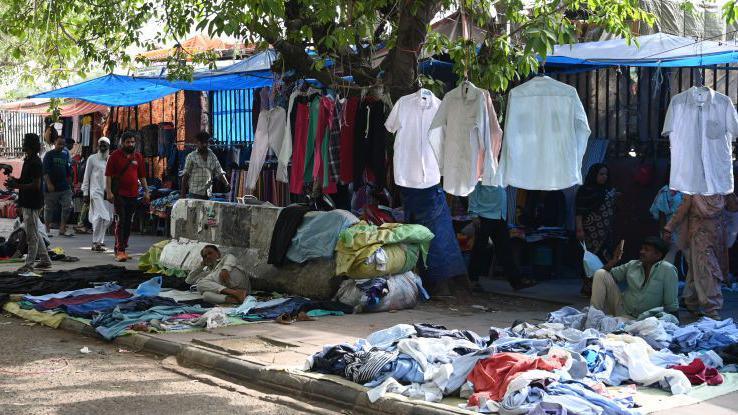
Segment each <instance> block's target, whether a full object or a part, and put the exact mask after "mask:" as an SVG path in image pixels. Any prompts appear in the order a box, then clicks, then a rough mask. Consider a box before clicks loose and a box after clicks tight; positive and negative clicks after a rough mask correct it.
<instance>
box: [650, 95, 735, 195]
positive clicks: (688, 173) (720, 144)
mask: <svg viewBox="0 0 738 415" xmlns="http://www.w3.org/2000/svg"><path fill="white" fill-rule="evenodd" d="M661 134H662V135H665V136H666V135H668V136H669V141H670V143H671V172H670V179H669V187H670V188H671V189H673V190H678V191H680V192H683V193H687V194H701V195H714V194H729V193H732V192H733V159H732V154H733V148H732V145H731V143H732V142H733V141H734V140H735V137H736V136H738V114H737V113H736V110H735V107H734V106H733V102H731V100H730V98H729V97H727V96H725V95H723V94H720V93H718V92H715V91H713V90H711V89H709V88H706V87H701V88H698V87H692V88H690V89H688V90H686V91H684V92H682V93H680V94H677V95H675V96H674V97H673V98H672V99H671V103H670V104H669V109H668V111H666V118H665V119H664V129H663V131H662V133H661Z"/></svg>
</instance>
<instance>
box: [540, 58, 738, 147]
mask: <svg viewBox="0 0 738 415" xmlns="http://www.w3.org/2000/svg"><path fill="white" fill-rule="evenodd" d="M736 70H738V66H731V65H720V66H713V67H709V68H637V67H628V66H622V67H617V68H607V69H599V70H596V71H588V72H581V73H573V74H554V75H552V77H553V78H555V79H558V80H559V81H561V82H564V83H567V84H569V85H572V86H574V87H575V88H577V91H578V92H579V97H580V99H581V100H582V104H583V105H584V108H585V110H586V111H587V115H588V118H589V123H590V128H591V130H592V137H593V138H604V139H607V140H609V141H610V144H609V148H608V154H609V157H623V156H625V155H627V154H629V153H630V154H632V152H635V153H636V154H637V155H638V156H645V157H655V158H667V157H669V140H668V138H666V137H662V136H661V130H662V129H663V125H664V118H665V116H666V110H667V109H668V108H669V103H670V101H671V98H672V97H673V96H674V95H676V94H678V93H680V92H682V91H685V90H687V89H689V88H690V87H692V86H695V85H704V86H708V87H710V88H712V89H714V90H715V91H717V92H720V93H722V94H725V95H727V96H729V97H730V99H731V100H732V101H733V103H735V102H736V101H738V73H735V72H733V71H736ZM731 72H733V73H731Z"/></svg>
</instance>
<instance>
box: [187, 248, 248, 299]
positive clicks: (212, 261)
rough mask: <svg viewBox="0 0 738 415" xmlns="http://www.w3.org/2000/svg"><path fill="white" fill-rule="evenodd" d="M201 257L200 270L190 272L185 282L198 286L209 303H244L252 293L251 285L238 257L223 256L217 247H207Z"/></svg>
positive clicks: (203, 249) (198, 289)
mask: <svg viewBox="0 0 738 415" xmlns="http://www.w3.org/2000/svg"><path fill="white" fill-rule="evenodd" d="M200 255H201V256H202V264H201V266H200V268H197V269H195V270H193V271H192V272H190V274H189V275H188V276H187V279H186V280H185V281H186V282H187V283H188V284H192V285H196V286H197V291H199V292H200V293H201V294H202V298H203V300H205V301H207V302H209V303H212V304H223V303H231V304H241V303H243V301H244V300H245V299H246V296H247V295H248V294H249V291H251V284H250V282H249V277H248V276H247V275H246V272H245V271H244V269H243V268H242V267H241V265H239V264H238V260H236V257H235V256H233V255H231V254H227V255H225V256H222V255H221V254H220V250H219V249H218V247H216V246H215V245H206V246H205V247H204V248H202V251H201V252H200Z"/></svg>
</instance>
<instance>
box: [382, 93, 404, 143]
mask: <svg viewBox="0 0 738 415" xmlns="http://www.w3.org/2000/svg"><path fill="white" fill-rule="evenodd" d="M401 102H402V98H400V99H399V100H397V102H396V103H395V106H394V107H392V111H390V113H389V116H388V117H387V120H386V121H385V122H384V128H386V129H387V131H389V132H391V133H392V134H394V133H396V132H397V131H398V130H399V129H400V127H401V126H402V124H401V123H400V103H401Z"/></svg>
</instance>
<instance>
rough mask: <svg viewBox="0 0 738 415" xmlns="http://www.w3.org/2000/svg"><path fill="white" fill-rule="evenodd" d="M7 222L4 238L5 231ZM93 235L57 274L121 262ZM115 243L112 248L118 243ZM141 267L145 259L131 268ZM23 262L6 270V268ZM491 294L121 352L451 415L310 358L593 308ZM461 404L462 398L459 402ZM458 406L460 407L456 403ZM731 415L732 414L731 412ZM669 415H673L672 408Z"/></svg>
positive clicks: (733, 300)
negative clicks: (406, 333)
mask: <svg viewBox="0 0 738 415" xmlns="http://www.w3.org/2000/svg"><path fill="white" fill-rule="evenodd" d="M2 226H3V223H2V222H1V221H0V235H3V234H6V232H3V228H2ZM159 240H161V238H160V237H148V236H140V235H132V237H131V249H130V251H131V254H132V255H133V256H134V257H135V258H137V257H138V256H140V254H143V253H144V252H146V250H147V249H148V247H149V246H150V245H151V244H153V243H155V242H157V241H159ZM89 242H90V235H77V236H75V237H73V238H65V237H59V236H55V237H53V238H52V246H53V247H55V246H61V247H62V248H64V250H65V252H66V253H68V254H69V255H73V256H78V257H79V258H80V262H77V263H61V264H55V267H54V269H73V268H77V267H81V266H91V265H98V264H108V263H113V255H112V253H110V252H109V253H104V254H99V253H93V252H91V251H90V249H89V245H90V243H89ZM109 245H112V238H110V243H109ZM123 265H125V266H126V267H129V268H135V267H136V266H137V260H136V259H134V260H133V261H129V262H127V263H124V264H123ZM16 267H17V264H5V265H0V271H5V270H11V269H14V268H16ZM482 286H483V288H484V289H485V290H486V291H490V292H491V293H488V294H481V293H477V294H475V295H474V297H473V299H474V301H473V304H472V305H466V306H462V305H458V304H455V303H454V302H453V300H451V299H443V298H440V299H434V300H431V301H429V302H427V303H424V304H421V305H419V306H418V307H417V308H415V309H413V310H401V311H397V312H388V313H375V314H357V315H346V316H342V317H322V318H319V319H317V320H316V321H307V322H295V323H293V324H291V325H280V324H276V323H273V322H259V323H247V324H244V325H239V326H230V327H223V328H219V329H215V330H211V331H199V332H190V333H170V334H148V333H139V334H135V335H131V336H124V337H120V338H118V339H116V340H115V343H116V344H118V345H119V346H120V347H123V348H126V349H129V350H136V351H145V352H150V353H155V354H160V355H171V356H176V357H177V359H178V360H179V361H180V363H181V364H184V365H190V366H198V367H202V368H206V369H209V370H212V371H216V372H220V373H221V374H223V375H226V376H230V377H233V378H236V379H238V380H240V381H242V382H244V383H247V384H254V383H256V384H259V385H260V386H262V387H266V388H268V390H273V391H275V392H276V393H282V394H287V395H289V396H291V397H293V398H296V399H302V400H326V401H329V402H331V403H333V404H337V405H341V407H344V408H346V409H347V410H351V411H356V412H359V413H377V414H393V415H395V414H448V413H469V412H468V411H463V410H460V409H458V408H457V407H455V406H449V405H441V404H433V403H427V402H420V401H413V400H409V399H407V398H404V397H401V396H398V395H392V394H390V395H388V396H387V397H384V398H382V399H380V400H379V401H378V402H376V403H374V404H370V403H369V402H368V399H367V397H366V393H365V391H366V389H365V388H363V387H362V386H360V385H357V384H354V383H352V382H349V381H347V380H343V379H339V378H337V377H332V376H324V375H319V374H313V373H305V372H301V371H300V370H299V369H301V368H302V367H303V366H304V364H305V361H306V359H307V357H308V356H310V355H312V354H314V353H316V352H318V351H320V350H321V349H322V347H323V346H324V345H327V344H337V343H352V342H354V341H356V340H357V339H358V338H361V337H366V336H367V335H368V334H370V333H372V332H374V331H376V330H380V329H384V328H387V327H391V326H393V325H396V324H400V323H409V324H412V323H434V324H440V325H445V326H446V327H448V328H456V329H471V330H474V331H476V332H477V333H479V334H480V335H487V333H488V330H489V328H490V327H491V326H493V327H507V326H510V325H511V324H512V323H513V322H514V321H515V320H526V321H530V322H536V321H539V322H540V321H543V320H544V319H545V318H546V316H547V314H548V313H549V312H551V311H553V310H556V309H559V308H560V307H562V306H564V305H573V306H575V307H577V308H581V307H583V306H585V305H586V304H587V301H586V299H585V298H582V297H581V296H579V281H578V280H554V281H546V282H544V283H542V284H540V285H538V286H536V287H533V288H530V289H527V290H523V291H520V292H515V291H513V290H512V289H510V287H509V285H508V284H507V282H506V281H501V280H483V281H482ZM726 307H727V308H728V309H727V310H726V311H725V312H724V315H725V317H734V318H735V317H736V316H737V315H738V312H736V311H737V310H738V295H737V294H736V293H732V292H726ZM60 327H61V328H63V329H67V330H71V331H74V332H77V333H80V334H85V335H91V336H96V333H95V332H94V331H93V329H92V328H91V327H89V326H86V325H84V324H82V323H80V322H78V321H76V320H71V319H66V320H65V321H64V322H62V325H61V326H60ZM736 398H738V393H734V394H730V395H726V396H723V397H719V398H715V399H712V400H709V401H706V402H702V403H700V404H697V405H692V406H688V407H682V408H676V409H670V410H669V411H668V414H669V415H678V414H692V413H696V412H698V411H703V412H704V413H710V414H718V413H736V412H734V411H733V409H734V408H738V404H736V402H738V400H737V399H736ZM460 402H461V401H460V400H458V403H460ZM453 403H455V402H452V404H453ZM726 410H727V412H726ZM663 415H666V411H664V413H663Z"/></svg>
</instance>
